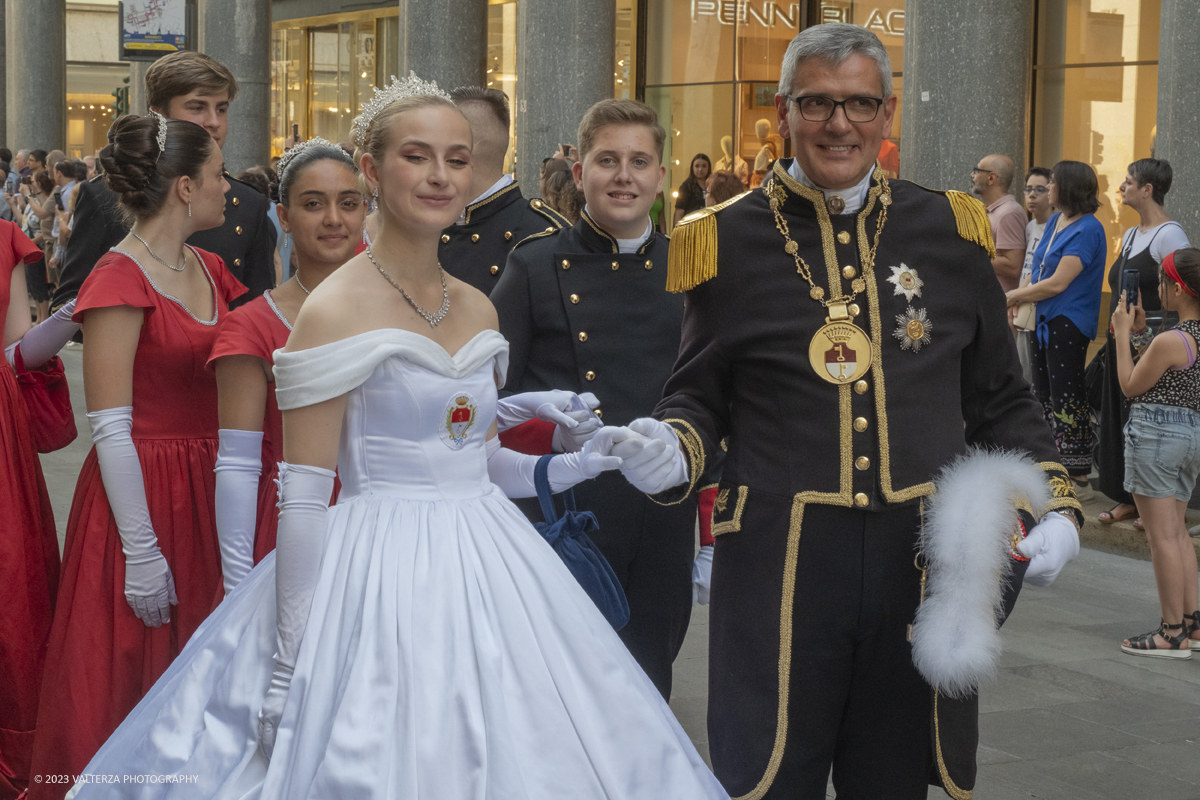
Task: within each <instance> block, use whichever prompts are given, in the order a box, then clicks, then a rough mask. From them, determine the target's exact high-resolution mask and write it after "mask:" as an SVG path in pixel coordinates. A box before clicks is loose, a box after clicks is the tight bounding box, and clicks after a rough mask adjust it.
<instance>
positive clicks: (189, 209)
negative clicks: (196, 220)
mask: <svg viewBox="0 0 1200 800" xmlns="http://www.w3.org/2000/svg"><path fill="white" fill-rule="evenodd" d="M191 215H192V201H191V200H188V216H189V217H190V216H191Z"/></svg>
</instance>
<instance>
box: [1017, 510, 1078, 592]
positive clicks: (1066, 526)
mask: <svg viewBox="0 0 1200 800" xmlns="http://www.w3.org/2000/svg"><path fill="white" fill-rule="evenodd" d="M1017 549H1018V550H1020V551H1021V555H1023V556H1025V557H1026V558H1028V559H1029V567H1028V569H1026V570H1025V583H1028V584H1031V585H1033V586H1049V585H1050V584H1052V583H1054V579H1055V578H1057V577H1058V573H1060V572H1062V568H1063V567H1065V566H1066V565H1067V564H1068V563H1070V562H1071V561H1072V560H1074V558H1075V557H1076V556H1077V555H1079V531H1078V529H1077V528H1076V527H1075V523H1073V522H1072V521H1071V520H1069V519H1067V517H1065V516H1063V515H1062V514H1059V513H1058V512H1055V511H1052V512H1050V513H1049V514H1047V515H1046V516H1044V517H1042V521H1041V522H1040V523H1038V524H1037V525H1035V526H1034V528H1033V530H1031V531H1030V532H1029V535H1028V536H1026V537H1025V538H1024V539H1022V540H1021V541H1020V543H1018V544H1017Z"/></svg>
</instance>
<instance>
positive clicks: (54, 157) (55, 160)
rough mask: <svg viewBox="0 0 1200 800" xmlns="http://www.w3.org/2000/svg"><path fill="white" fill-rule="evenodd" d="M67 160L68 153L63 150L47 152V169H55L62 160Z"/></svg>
mask: <svg viewBox="0 0 1200 800" xmlns="http://www.w3.org/2000/svg"><path fill="white" fill-rule="evenodd" d="M66 160H67V154H66V153H64V152H63V151H62V150H58V149H55V150H51V151H50V152H49V153H47V154H46V169H54V168H55V167H56V166H58V164H59V163H60V162H62V161H66Z"/></svg>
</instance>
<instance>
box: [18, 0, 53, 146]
mask: <svg viewBox="0 0 1200 800" xmlns="http://www.w3.org/2000/svg"><path fill="white" fill-rule="evenodd" d="M7 5H8V9H7V13H6V14H5V41H6V47H5V61H6V62H7V63H8V64H11V65H13V69H10V70H6V73H7V74H6V76H5V85H6V87H7V90H6V92H5V97H6V102H7V105H8V113H7V115H6V116H7V127H8V137H7V138H8V140H7V142H6V145H7V146H8V147H9V149H11V150H12V151H13V153H14V154H15V153H16V152H17V150H18V149H19V148H23V147H25V148H29V149H31V150H32V149H37V148H41V149H43V150H53V149H55V148H58V149H60V150H64V149H66V146H67V3H66V0H40V1H39V2H35V3H31V2H29V0H8V2H7Z"/></svg>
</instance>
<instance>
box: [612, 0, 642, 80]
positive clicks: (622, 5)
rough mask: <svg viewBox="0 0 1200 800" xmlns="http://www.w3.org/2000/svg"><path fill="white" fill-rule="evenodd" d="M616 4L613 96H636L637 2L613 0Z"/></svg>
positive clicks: (632, 0) (633, 0) (634, 0)
mask: <svg viewBox="0 0 1200 800" xmlns="http://www.w3.org/2000/svg"><path fill="white" fill-rule="evenodd" d="M615 2H616V4H617V30H616V37H615V38H616V42H617V50H616V54H615V57H614V58H613V64H614V65H615V66H614V67H613V69H614V70H615V71H614V72H613V97H619V98H625V99H629V98H631V97H636V96H637V87H636V86H635V85H634V84H635V82H636V81H637V69H636V68H635V64H636V63H637V2H636V0H615Z"/></svg>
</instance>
